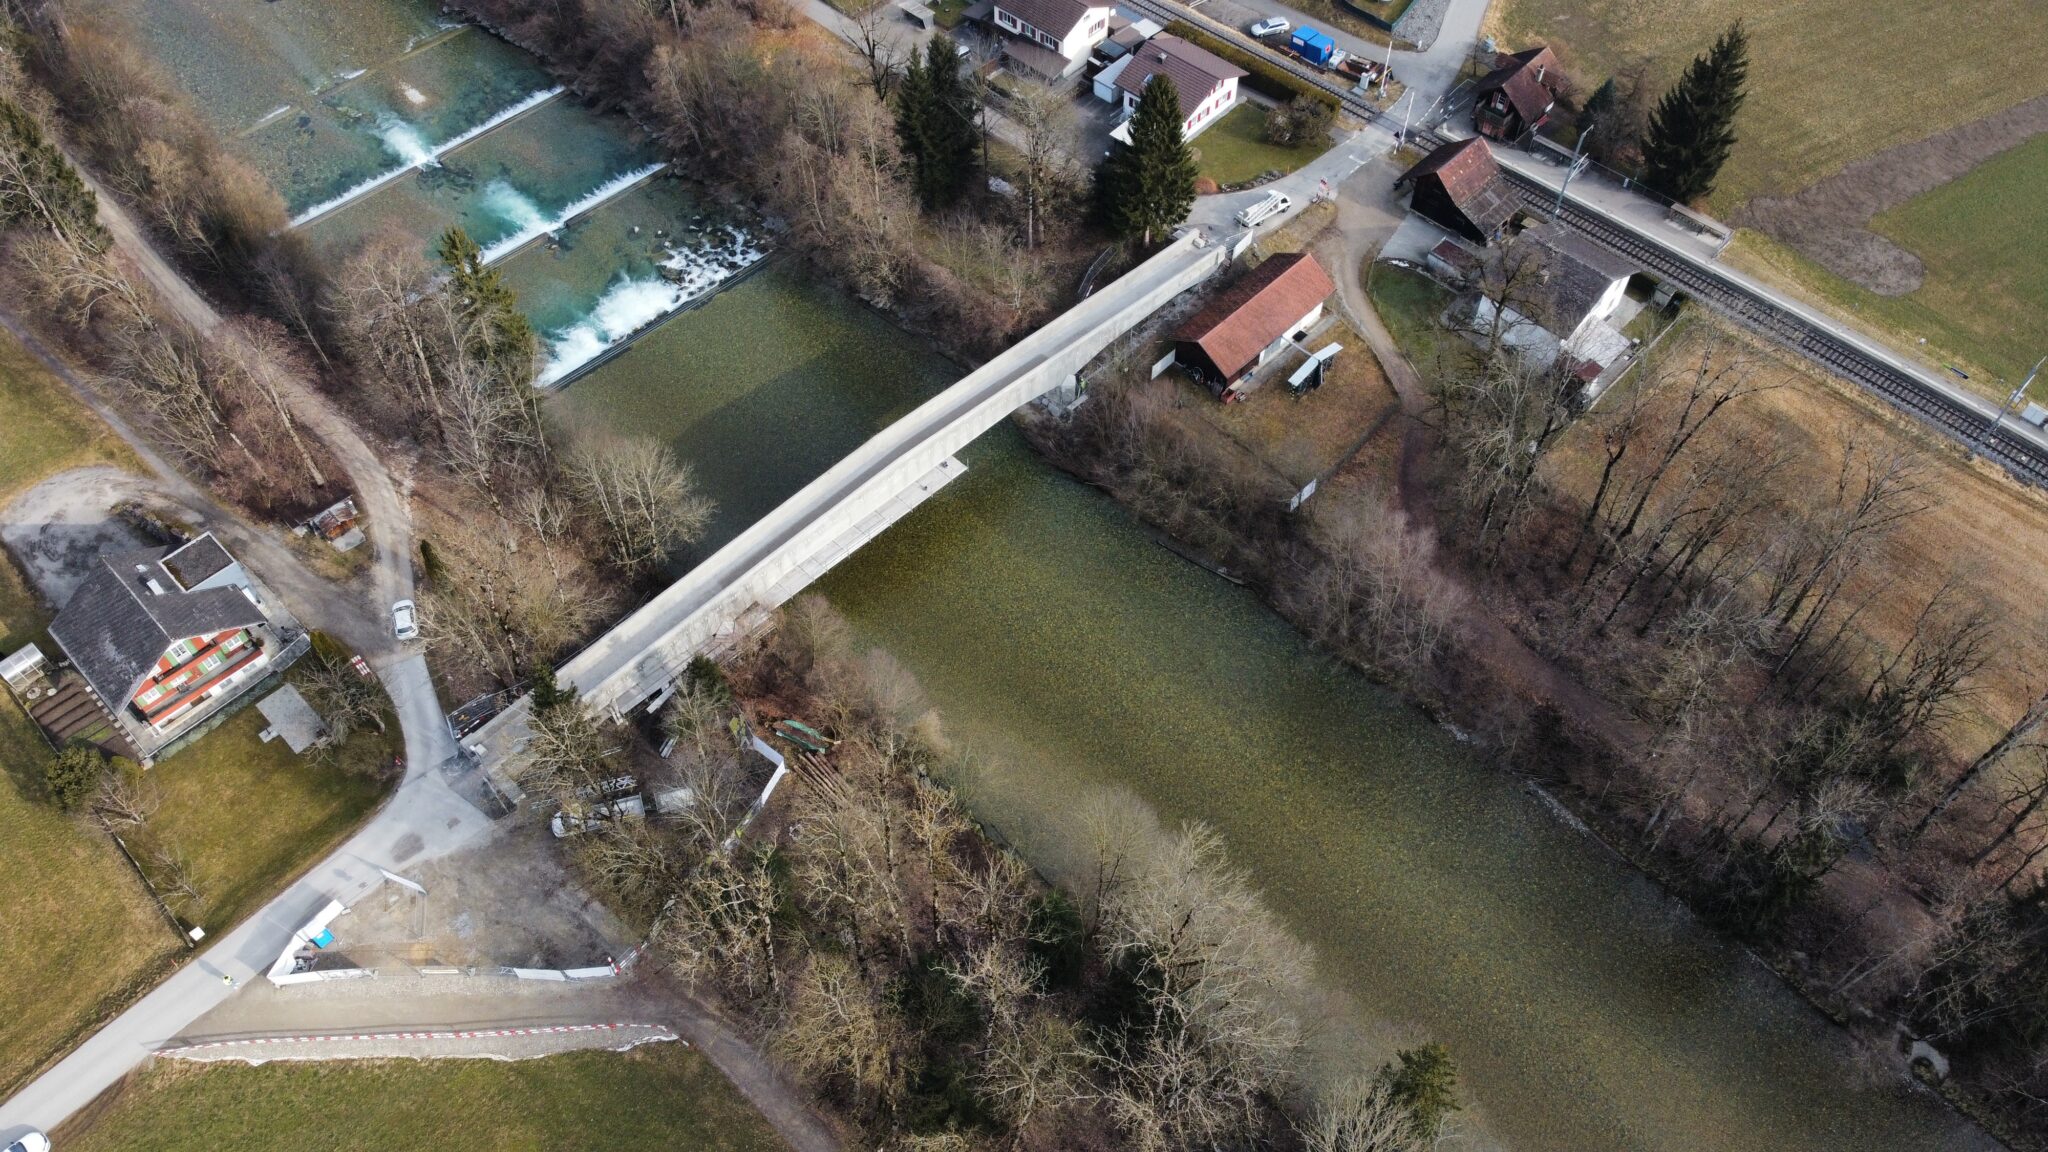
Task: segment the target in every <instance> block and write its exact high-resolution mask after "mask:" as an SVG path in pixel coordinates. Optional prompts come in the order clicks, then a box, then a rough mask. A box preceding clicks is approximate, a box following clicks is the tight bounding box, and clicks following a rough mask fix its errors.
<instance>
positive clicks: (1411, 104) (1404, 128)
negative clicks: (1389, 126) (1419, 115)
mask: <svg viewBox="0 0 2048 1152" xmlns="http://www.w3.org/2000/svg"><path fill="white" fill-rule="evenodd" d="M1413 95H1415V89H1413V88H1410V89H1409V90H1407V91H1406V92H1403V93H1401V103H1402V104H1405V105H1407V110H1406V111H1404V112H1402V113H1401V134H1400V135H1399V136H1396V137H1394V147H1396V148H1399V147H1401V146H1402V145H1403V144H1406V143H1408V116H1409V114H1410V113H1412V112H1414V111H1415V101H1413V100H1411V99H1409V97H1411V96H1413ZM1389 114H1390V115H1391V112H1390V113H1389Z"/></svg>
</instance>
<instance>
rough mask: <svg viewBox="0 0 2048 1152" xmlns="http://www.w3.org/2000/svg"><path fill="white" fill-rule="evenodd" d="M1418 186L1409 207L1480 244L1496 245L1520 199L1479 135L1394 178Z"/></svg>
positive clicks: (1398, 184) (1396, 184)
mask: <svg viewBox="0 0 2048 1152" xmlns="http://www.w3.org/2000/svg"><path fill="white" fill-rule="evenodd" d="M1394 187H1395V188H1396V189H1399V188H1403V187H1412V188H1413V189H1414V193H1413V194H1412V195H1411V196H1410V198H1409V203H1408V206H1409V207H1410V208H1412V209H1414V210H1415V212H1416V213H1417V214H1418V215H1420V216H1422V217H1423V218H1424V219H1426V220H1428V221H1429V222H1431V223H1432V224H1435V225H1437V226H1438V227H1440V228H1444V229H1446V230H1448V231H1450V232H1453V233H1455V234H1457V235H1459V236H1463V237H1464V238H1465V239H1467V240H1470V241H1472V242H1473V243H1475V244H1491V243H1492V242H1493V241H1494V239H1495V238H1496V237H1498V236H1499V235H1500V234H1501V231H1502V230H1503V229H1505V228H1506V227H1507V224H1508V221H1509V220H1510V219H1511V218H1512V217H1513V216H1514V214H1515V199H1514V196H1513V194H1511V193H1510V192H1509V191H1508V188H1507V184H1506V182H1505V181H1504V180H1503V179H1502V177H1501V174H1500V166H1499V165H1498V164H1495V163H1494V160H1493V153H1492V152H1490V151H1488V150H1487V146H1486V141H1484V140H1481V139H1479V138H1478V137H1476V136H1475V137H1472V138H1470V139H1467V140H1460V141H1457V142H1456V143H1452V144H1446V145H1444V146H1443V147H1441V148H1438V149H1437V150H1436V151H1434V152H1431V153H1430V154H1429V155H1427V156H1425V157H1423V158H1422V159H1421V160H1420V161H1419V162H1418V163H1417V164H1416V165H1415V166H1414V167H1413V168H1410V169H1408V171H1406V172H1403V173H1401V178H1400V179H1398V180H1396V181H1394Z"/></svg>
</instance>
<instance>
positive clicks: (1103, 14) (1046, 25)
mask: <svg viewBox="0 0 2048 1152" xmlns="http://www.w3.org/2000/svg"><path fill="white" fill-rule="evenodd" d="M1112 10H1113V9H1112V7H1111V6H1110V5H1108V4H1094V3H1090V2H1089V0H995V8H994V11H993V12H992V13H991V14H990V19H992V20H993V21H994V22H995V25H996V27H998V28H1000V29H1002V30H1003V31H1004V32H1005V33H1007V34H1008V35H1009V36H1010V37H1011V40H1010V42H1009V44H1007V45H1006V46H1005V49H1004V50H1005V52H1006V53H1008V54H1009V55H1010V57H1011V59H1013V60H1014V61H1016V62H1017V63H1019V64H1022V65H1023V66H1025V67H1027V68H1029V69H1031V70H1032V71H1034V72H1037V73H1040V74H1041V75H1043V76H1044V77H1045V78H1046V79H1048V80H1058V79H1061V78H1063V77H1067V76H1072V75H1073V74H1074V73H1076V72H1079V71H1080V70H1081V65H1083V64H1085V63H1086V62H1087V60H1088V54H1089V53H1090V52H1093V51H1094V50H1095V46H1096V45H1097V44H1100V43H1102V42H1103V41H1104V40H1106V39H1108V38H1109V17H1110V13H1111V11H1112ZM1020 42H1021V43H1020ZM1034 48H1035V49H1038V51H1035V52H1034V51H1031V49H1034ZM1047 53H1050V54H1051V55H1047Z"/></svg>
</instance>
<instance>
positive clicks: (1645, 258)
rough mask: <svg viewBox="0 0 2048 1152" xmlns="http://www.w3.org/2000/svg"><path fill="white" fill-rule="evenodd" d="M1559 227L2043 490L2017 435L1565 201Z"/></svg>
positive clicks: (1537, 204) (1530, 187) (2032, 452)
mask: <svg viewBox="0 0 2048 1152" xmlns="http://www.w3.org/2000/svg"><path fill="white" fill-rule="evenodd" d="M1501 171H1502V174H1503V175H1504V176H1506V177H1507V179H1508V182H1509V184H1510V185H1512V186H1513V187H1514V189H1515V192H1516V193H1517V194H1518V195H1519V196H1520V197H1521V198H1522V200H1523V202H1524V203H1525V204H1527V205H1528V206H1529V207H1531V208H1532V209H1534V210H1536V211H1538V212H1540V213H1541V214H1543V215H1546V216H1548V215H1550V213H1551V207H1552V205H1553V204H1554V203H1555V197H1556V193H1555V191H1554V190H1553V189H1550V188H1547V187H1545V186H1544V185H1543V184H1542V183H1540V182H1539V181H1537V180H1536V179H1534V178H1533V177H1530V176H1526V175H1524V174H1522V173H1519V172H1516V171H1513V170H1512V169H1507V168H1503V169H1502V170H1501ZM1561 222H1562V223H1563V224H1565V225H1566V226H1567V227H1569V228H1571V229H1572V230H1573V231H1575V232H1577V233H1579V234H1580V235H1582V236H1585V237H1586V238H1587V239H1589V240H1592V241H1593V242H1594V243H1596V244H1599V245H1601V246H1602V247H1604V248H1608V249H1610V250H1612V251H1614V252H1617V253H1619V254H1621V255H1622V256H1625V257H1627V258H1628V259H1629V260H1631V261H1633V262H1634V263H1635V264H1636V265H1637V266H1638V267H1641V268H1642V269H1644V270H1645V271H1648V272H1651V273H1654V274H1655V275H1657V276H1658V277H1659V278H1661V279H1663V280H1666V281H1668V282H1670V283H1671V284H1673V285H1675V286H1676V287H1678V288H1679V289H1681V290H1682V291H1684V292H1685V293H1686V295H1688V296H1690V297H1692V298H1693V299H1694V300H1695V301H1697V302H1698V303H1699V304H1700V305H1702V306H1703V307H1705V308H1707V309H1708V310H1710V311H1713V312H1715V313H1718V314H1720V315H1722V316H1725V317H1727V318H1728V319H1730V320H1733V321H1735V322H1736V323H1737V324H1740V325H1741V326H1743V327H1744V328H1747V329H1749V330H1750V331H1752V332H1755V333H1757V334H1758V335H1761V336H1763V337H1765V338H1766V339H1769V340H1772V341H1775V342H1777V343H1779V344H1782V345H1784V346H1785V347H1787V348H1790V349H1791V350H1793V351H1795V352H1798V353H1800V354H1801V355H1803V356H1805V357H1807V358H1808V359H1809V360H1812V361H1813V362H1814V363H1816V364H1818V365H1820V366H1821V367H1823V368H1825V369H1827V370H1828V371H1830V372H1833V373H1834V374H1835V375H1838V376H1841V377H1843V378H1845V379H1847V380H1850V381H1852V382H1854V383H1856V384H1858V385H1861V386H1862V387H1864V388H1867V389H1869V390H1870V391H1872V392H1874V393H1876V394H1877V395H1879V396H1880V397H1882V398H1884V399H1885V400H1886V401H1887V402H1889V403H1890V404H1892V405H1893V406H1894V407H1896V408H1899V409H1901V410H1903V411H1905V412H1906V413H1908V414H1910V415H1912V416H1914V417H1915V418H1917V419H1919V420H1921V421H1922V422H1923V423H1926V424H1928V425H1930V426H1932V427H1933V428H1934V429H1935V430H1937V431H1939V432H1942V433H1944V434H1946V435H1948V436H1950V437H1952V438H1953V439H1955V440H1956V441H1958V442H1959V443H1960V444H1962V446H1963V447H1964V448H1965V449H1966V450H1968V451H1970V452H1974V453H1976V454H1977V455H1980V456H1983V457H1984V458H1985V459H1987V460H1990V461H1992V462H1994V463H1996V464H1997V465H1998V466H1999V467H2001V468H2004V469H2005V470H2006V471H2007V472H2009V473H2011V474H2012V475H2013V477H2014V478H2016V479H2018V480H2020V481H2022V482H2024V483H2028V484H2034V485H2037V486H2040V487H2048V449H2044V448H2042V447H2041V446H2040V445H2039V444H2038V443H2036V442H2034V441H2033V440H2032V439H2030V438H2029V437H2027V436H2026V435H2024V434H2023V433H2021V432H2018V431H2016V430H2013V429H2011V428H2009V427H2008V426H2005V425H2001V426H2000V427H1999V429H1998V431H1997V432H1996V433H1995V434H1991V435H1986V433H1987V432H1989V429H1990V424H1991V421H1990V419H1989V418H1988V417H1986V416H1985V415H1984V414H1983V413H1982V412H1980V411H1978V410H1977V409H1976V408H1973V407H1971V406H1970V405H1968V404H1966V403H1964V402H1963V401H1961V400H1959V399H1957V398H1956V397H1954V396H1952V395H1950V394H1948V393H1947V392H1944V391H1942V390H1941V389H1939V388H1935V387H1933V386H1931V385H1929V384H1927V383H1926V382H1925V381H1923V380H1921V379H1919V378H1918V377H1916V376H1914V375H1912V374H1911V373H1908V372H1906V371H1903V370H1901V369H1900V368H1899V367H1897V366H1896V365H1894V364H1891V363H1889V362H1887V361H1886V360H1884V359H1882V358H1881V357H1878V356H1874V355H1872V354H1870V353H1868V352H1866V351H1864V350H1863V349H1862V348H1859V347H1857V346H1856V345H1855V344H1852V343H1850V342H1849V341H1847V340H1845V339H1843V338H1842V337H1840V336H1838V335H1836V334H1835V333H1833V332H1831V331H1829V330H1828V329H1827V328H1825V327H1823V326H1821V325H1819V324H1816V323H1814V322H1813V321H1812V320H1809V319H1807V318H1806V317H1805V316H1802V315H1800V314H1799V313H1797V312H1794V311H1792V310H1791V309H1788V308H1785V307H1783V306H1782V305H1779V304H1778V303H1776V302H1775V301H1772V300H1770V299H1769V298H1767V297H1765V296H1762V295H1760V294H1758V293H1757V292H1755V291H1753V290H1751V289H1750V288H1748V287H1747V286H1745V285H1743V284H1740V283H1737V282H1736V281H1733V280H1730V279H1729V278H1727V277H1725V276H1722V275H1720V274H1719V273H1718V272H1717V271H1716V270H1714V269H1711V268H1708V267H1705V266H1703V265H1701V264H1699V263H1697V262H1695V261H1692V260H1689V259H1687V258H1686V257H1684V256H1681V255H1680V254H1678V253H1676V252H1674V251H1672V250H1671V249H1669V248H1666V247H1664V246H1663V245H1661V244H1658V243H1656V242H1655V241H1652V240H1649V239H1647V238H1645V237H1643V236H1641V235H1639V234H1637V233H1636V232H1634V231H1632V230H1630V229H1628V228H1625V227H1622V226H1620V225H1618V224H1616V223H1614V222H1613V221H1612V220H1609V219H1607V218H1606V217H1604V216H1601V215H1599V214H1597V213H1594V212H1591V211H1588V210H1586V209H1584V208H1582V207H1579V206H1578V205H1575V204H1573V203H1571V202H1570V201H1569V200H1567V201H1566V203H1565V206H1564V211H1563V214H1562V220H1561Z"/></svg>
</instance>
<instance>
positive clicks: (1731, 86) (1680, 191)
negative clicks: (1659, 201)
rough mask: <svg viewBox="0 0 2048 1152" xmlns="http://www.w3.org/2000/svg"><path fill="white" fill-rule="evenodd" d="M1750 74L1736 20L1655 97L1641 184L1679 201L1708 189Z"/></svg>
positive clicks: (1730, 140)
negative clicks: (1667, 90)
mask: <svg viewBox="0 0 2048 1152" xmlns="http://www.w3.org/2000/svg"><path fill="white" fill-rule="evenodd" d="M1748 78H1749V36H1748V34H1747V33H1745V32H1744V31H1743V30H1742V21H1740V20H1737V21H1736V22H1735V23H1733V24H1730V25H1729V26H1728V30H1727V31H1726V32H1723V33H1721V38H1720V39H1718V40H1716V41H1714V46H1713V47H1712V48H1710V49H1708V50H1707V53H1706V55H1704V56H1698V57H1695V58H1694V59H1693V62H1692V63H1691V64H1689V65H1687V66H1686V69H1685V75H1683V76H1681V77H1679V78H1678V83H1677V84H1676V85H1674V86H1673V87H1672V89H1671V91H1669V92H1666V93H1665V94H1664V98H1663V99H1662V100H1659V101H1658V102H1657V109H1656V111H1655V112H1653V113H1651V115H1650V131H1649V135H1648V137H1647V138H1646V139H1645V140H1644V142H1643V183H1645V184H1647V185H1649V186H1650V187H1651V188H1652V189H1654V190H1655V191H1658V192H1662V193H1663V194H1664V195H1666V196H1669V197H1671V198H1672V199H1673V200H1676V201H1678V202H1679V203H1681V204H1689V203H1692V202H1694V201H1696V200H1699V199H1701V198H1702V197H1704V196H1706V195H1707V193H1709V192H1712V191H1713V190H1714V180H1715V178H1716V177H1718V176H1719V175H1720V174H1721V165H1723V164H1725V163H1727V161H1728V152H1729V150H1730V149H1731V148H1733V147H1734V146H1735V113H1736V112H1737V111H1738V110H1739V109H1741V107H1742V101H1743V99H1744V98H1745V97H1746V96H1747V95H1748V93H1747V92H1746V91H1745V90H1744V84H1745V82H1746V81H1747V80H1748Z"/></svg>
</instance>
